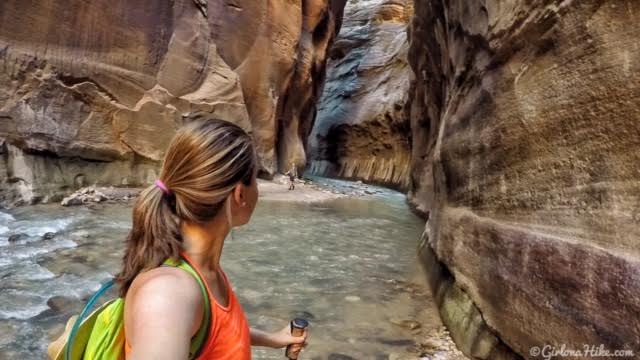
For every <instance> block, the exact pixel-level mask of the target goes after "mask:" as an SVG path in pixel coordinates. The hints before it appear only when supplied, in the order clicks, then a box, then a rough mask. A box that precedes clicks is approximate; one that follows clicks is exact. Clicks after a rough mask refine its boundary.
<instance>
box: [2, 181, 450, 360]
mask: <svg viewBox="0 0 640 360" xmlns="http://www.w3.org/2000/svg"><path fill="white" fill-rule="evenodd" d="M327 182H332V183H333V184H335V183H336V182H335V181H329V180H327ZM338 183H339V184H341V186H349V185H348V184H349V183H347V182H338ZM370 188H371V189H375V190H374V191H373V194H371V195H367V196H362V197H356V198H352V197H351V198H341V199H334V200H330V201H324V202H317V203H295V202H279V201H267V200H260V201H259V203H258V206H257V208H256V211H255V213H254V215H253V217H252V220H251V222H250V223H249V224H248V225H246V226H243V227H241V228H236V229H234V231H233V232H232V234H231V235H230V236H229V237H228V238H227V240H226V242H225V247H224V252H223V257H222V266H223V268H224V269H225V271H226V272H227V273H228V275H229V277H230V279H231V281H232V283H233V286H234V289H235V291H236V293H237V294H238V297H239V299H240V301H241V303H242V305H243V308H244V309H245V312H246V313H247V317H248V319H249V322H250V323H251V325H252V326H255V327H259V328H263V329H266V330H276V329H279V328H281V327H282V326H284V325H286V324H287V322H288V321H289V320H290V319H291V318H293V317H295V316H303V317H306V318H307V319H308V320H310V322H311V331H310V333H311V335H310V339H309V346H308V347H307V348H306V349H305V351H304V353H303V354H304V355H302V357H301V358H302V359H304V358H309V359H324V358H329V359H349V358H356V359H364V358H367V359H368V358H371V359H386V358H389V357H390V356H391V357H393V356H395V358H399V357H398V356H400V357H402V356H408V357H411V356H413V357H414V358H417V357H419V356H418V355H415V354H417V352H416V351H417V350H415V347H416V344H417V343H419V340H420V339H421V338H424V337H425V336H427V335H428V333H429V332H430V333H434V332H438V331H440V332H442V331H444V330H443V329H442V326H441V324H440V322H439V319H438V318H437V315H435V311H434V310H433V309H432V306H430V305H429V304H430V298H429V294H428V292H427V291H426V290H425V286H424V283H423V282H422V280H421V279H422V276H421V273H420V268H419V266H418V263H417V259H416V247H417V245H418V244H417V241H418V239H419V237H420V234H421V232H422V228H423V226H424V222H423V221H422V220H421V219H420V218H418V217H417V216H415V215H414V214H412V213H411V212H410V211H409V208H408V206H407V205H406V203H405V197H404V195H402V194H400V193H396V192H394V191H391V190H386V189H382V188H375V187H370ZM130 213H131V205H126V204H96V205H91V206H88V207H87V206H80V207H71V208H65V207H61V206H59V205H57V204H47V205H35V206H28V207H20V208H16V209H13V210H11V211H4V212H1V213H0V279H1V283H0V297H1V299H2V301H1V302H0V358H2V359H5V358H6V359H45V358H46V355H45V354H46V346H47V344H48V342H49V341H50V340H51V339H53V338H55V337H56V336H57V335H58V334H59V333H60V331H61V329H62V327H63V324H64V322H65V321H66V319H67V318H68V317H69V315H71V314H73V313H77V312H79V311H80V309H81V307H82V305H83V302H84V301H86V299H87V297H89V296H90V295H91V294H92V293H93V292H94V291H96V290H97V289H98V288H99V286H100V283H101V282H104V281H106V280H107V279H109V278H110V277H111V276H113V274H114V273H115V272H117V271H118V269H119V264H120V259H121V256H122V251H123V240H124V238H125V236H126V234H127V231H128V229H129V227H130V217H131V214H130ZM11 235H14V237H13V239H12V240H13V242H9V237H10V236H11ZM16 235H17V236H16ZM47 237H49V239H46V238H47ZM407 320H409V321H407ZM411 321H416V322H417V324H418V325H411V324H413V323H412V322H411ZM399 323H400V324H399ZM407 323H408V324H409V325H407ZM399 325H400V326H399ZM416 326H419V327H418V328H415V327H416ZM411 328H414V329H412V330H411ZM253 351H254V352H253V354H254V358H255V359H282V358H283V350H273V349H260V348H254V350H253ZM414 353H415V354H414ZM411 354H414V355H411Z"/></svg>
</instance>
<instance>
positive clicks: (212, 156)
mask: <svg viewBox="0 0 640 360" xmlns="http://www.w3.org/2000/svg"><path fill="white" fill-rule="evenodd" d="M255 167H256V156H255V150H254V147H253V142H252V141H251V137H250V136H249V135H248V134H247V133H246V132H245V131H244V130H242V128H240V127H239V126H237V125H235V124H232V123H230V122H228V121H223V120H207V121H202V120H200V121H194V122H191V123H189V124H187V125H185V126H183V127H182V128H181V129H180V130H178V132H177V133H176V135H175V136H174V138H173V140H171V144H169V148H168V149H167V152H166V154H165V158H164V162H163V164H162V170H161V172H160V180H161V181H162V182H163V183H164V185H166V187H167V188H168V189H169V193H168V194H166V193H164V192H163V190H162V189H160V188H159V187H157V186H156V185H152V186H149V187H147V188H146V189H145V190H143V191H142V193H141V194H140V196H139V197H138V199H137V200H136V203H135V205H134V208H133V227H132V229H131V231H130V232H129V235H128V236H127V248H126V251H125V254H124V258H123V263H124V264H123V268H122V271H121V272H120V273H119V274H118V275H117V276H116V282H117V283H118V285H119V287H120V295H121V296H125V295H126V293H127V291H128V290H129V286H131V283H132V282H133V279H134V278H135V277H136V276H137V275H138V274H139V273H141V272H143V271H145V270H149V269H152V268H155V267H157V266H160V265H161V264H162V262H163V261H165V260H166V259H167V258H174V259H177V258H178V257H179V254H180V251H182V233H181V230H180V223H181V221H182V220H189V221H194V222H205V221H207V220H210V219H211V218H213V217H214V216H215V215H216V214H217V213H218V212H219V211H220V209H221V208H222V206H223V205H224V201H225V199H226V198H227V197H228V195H229V194H230V193H231V191H233V189H234V187H235V186H236V185H237V184H238V183H239V182H242V183H244V184H245V185H250V184H251V181H252V179H253V173H254V171H255Z"/></svg>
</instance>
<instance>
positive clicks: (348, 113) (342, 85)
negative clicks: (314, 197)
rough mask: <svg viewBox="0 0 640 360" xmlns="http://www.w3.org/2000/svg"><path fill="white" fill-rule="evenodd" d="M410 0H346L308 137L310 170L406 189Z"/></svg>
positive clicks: (411, 13) (411, 2)
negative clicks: (342, 21) (406, 105)
mask: <svg viewBox="0 0 640 360" xmlns="http://www.w3.org/2000/svg"><path fill="white" fill-rule="evenodd" d="M412 15H413V1H412V0H360V1H358V0H351V1H349V2H348V3H347V6H346V7H345V14H344V23H343V26H342V28H341V30H340V34H339V35H338V37H337V39H336V41H335V43H334V44H333V47H332V49H331V54H330V60H329V62H328V65H327V66H328V71H327V81H326V83H325V86H324V92H323V94H322V97H321V99H320V102H319V105H318V114H317V118H316V122H315V125H314V128H313V131H312V133H311V136H310V137H309V154H310V164H311V171H312V172H314V173H316V174H321V175H329V176H338V177H344V178H355V179H362V180H366V181H372V182H378V183H383V184H388V185H392V186H397V187H401V188H407V186H408V181H409V155H410V141H411V139H410V128H409V120H408V118H407V116H406V111H405V108H404V107H405V103H406V102H407V98H408V93H409V84H410V81H409V76H410V73H411V70H410V69H409V65H408V63H407V51H408V42H407V31H406V28H407V24H408V23H409V20H410V19H411V16H412Z"/></svg>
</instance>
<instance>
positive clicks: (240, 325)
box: [125, 254, 251, 360]
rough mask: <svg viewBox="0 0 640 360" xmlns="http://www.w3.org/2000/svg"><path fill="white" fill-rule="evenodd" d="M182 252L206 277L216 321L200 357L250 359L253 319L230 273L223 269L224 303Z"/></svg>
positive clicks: (209, 358) (217, 359) (228, 359)
mask: <svg viewBox="0 0 640 360" xmlns="http://www.w3.org/2000/svg"><path fill="white" fill-rule="evenodd" d="M181 255H182V257H183V258H184V259H185V260H187V262H189V264H191V267H192V268H193V269H194V270H195V271H196V272H197V273H198V275H199V276H200V278H201V279H202V280H203V282H204V284H205V286H206V288H207V294H208V295H209V302H210V304H211V321H212V323H211V326H210V327H209V334H208V337H207V340H206V341H205V342H204V344H203V345H202V346H203V349H202V351H201V352H200V356H198V360H212V359H215V360H250V359H251V336H250V332H249V323H248V322H247V318H246V317H245V315H244V311H243V310H242V306H241V305H240V302H239V301H238V299H237V298H236V294H235V293H234V292H233V289H231V283H230V282H229V279H228V278H227V274H226V273H225V272H224V271H222V269H220V271H221V272H222V275H223V278H224V283H225V288H226V289H227V294H228V299H229V304H227V306H226V307H224V306H222V305H220V304H219V303H218V302H217V301H216V299H215V297H214V296H213V293H212V292H211V289H210V288H209V284H207V282H206V281H205V277H204V276H202V272H200V269H198V268H197V267H196V265H195V263H194V262H193V261H191V259H190V258H189V257H188V256H187V255H186V254H181ZM125 348H126V353H127V354H128V353H129V352H130V350H131V349H130V348H129V346H128V344H126V345H125Z"/></svg>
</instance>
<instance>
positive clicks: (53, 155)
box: [0, 0, 345, 204]
mask: <svg viewBox="0 0 640 360" xmlns="http://www.w3.org/2000/svg"><path fill="white" fill-rule="evenodd" d="M344 2H345V0H298V1H284V0H270V1H217V0H210V1H201V0H199V1H195V0H178V1H172V2H167V1H145V2H135V3H131V2H127V1H115V2H108V1H102V0H99V1H91V2H86V1H79V0H72V1H59V0H45V1H39V2H24V1H15V0H7V1H3V2H2V4H0V145H1V146H0V182H1V184H0V202H2V203H5V204H11V203H13V204H19V203H32V202H38V201H47V200H51V199H55V198H59V197H60V195H61V194H62V193H64V192H68V191H69V189H71V188H74V187H77V186H82V185H87V184H103V185H109V184H111V185H142V184H147V183H149V182H150V181H152V180H153V179H154V178H155V177H156V176H157V170H158V167H159V163H160V161H161V160H162V157H163V153H164V149H165V148H166V146H167V145H168V142H169V141H170V139H171V137H172V136H173V134H174V132H175V130H176V128H177V127H179V126H180V124H182V123H183V122H184V121H189V120H191V119H197V118H216V117H219V118H224V119H230V120H232V121H235V122H236V123H238V124H239V125H240V126H242V127H243V128H245V129H247V130H248V131H250V132H251V133H252V135H253V137H254V139H255V142H256V144H257V149H258V155H259V158H260V163H261V170H262V171H261V172H262V174H263V175H265V176H271V175H273V174H274V173H275V172H276V171H277V170H278V168H283V167H285V166H286V164H288V163H290V161H295V162H296V163H297V164H299V165H300V166H302V165H304V164H305V162H306V155H305V153H304V146H303V144H304V143H305V142H306V136H308V133H309V132H310V128H311V123H312V121H313V114H314V105H313V104H314V103H315V100H316V99H317V97H318V93H319V89H320V88H321V85H322V82H323V79H324V64H325V59H326V50H327V48H328V46H329V44H330V43H331V41H332V39H333V38H334V35H335V33H336V32H337V29H338V28H339V26H340V21H341V16H342V8H343V7H344Z"/></svg>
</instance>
